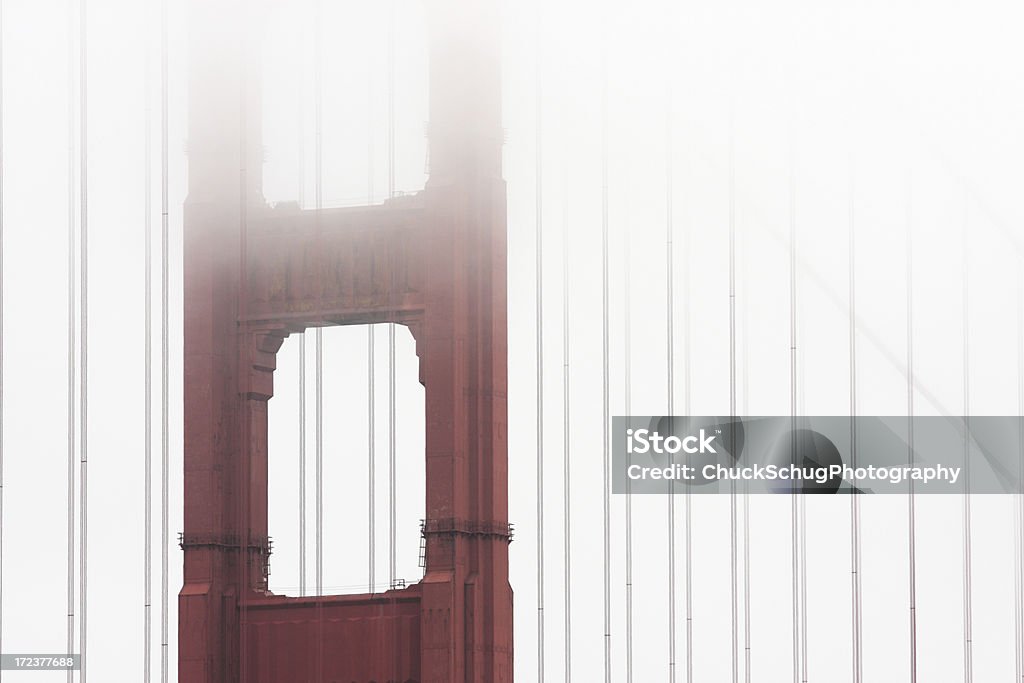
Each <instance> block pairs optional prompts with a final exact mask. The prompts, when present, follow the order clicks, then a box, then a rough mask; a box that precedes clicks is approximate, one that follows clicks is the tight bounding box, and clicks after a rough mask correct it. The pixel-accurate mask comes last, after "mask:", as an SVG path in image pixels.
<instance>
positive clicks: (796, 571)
mask: <svg viewBox="0 0 1024 683" xmlns="http://www.w3.org/2000/svg"><path fill="white" fill-rule="evenodd" d="M794 148H795V143H794V142H793V141H792V140H791V141H790V159H789V163H790V168H789V414H790V429H791V434H792V436H791V439H790V440H791V442H792V446H791V448H792V459H793V462H794V464H795V463H796V448H797V441H796V398H797V396H796V392H797V367H796V360H797V353H796V343H797V338H796V330H797V326H796V313H797V311H796V303H797V299H796V159H795V149H794ZM799 495H800V494H799V493H798V491H797V488H796V484H795V483H794V484H793V487H792V491H791V493H790V502H791V510H790V526H791V538H790V544H791V551H792V558H791V560H792V575H793V680H794V682H795V683H799V681H800V646H801V628H800V562H799V554H800V539H799V531H800V528H799V524H798V518H799V508H798V505H799V501H798V499H799Z"/></svg>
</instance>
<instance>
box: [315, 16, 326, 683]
mask: <svg viewBox="0 0 1024 683" xmlns="http://www.w3.org/2000/svg"><path fill="white" fill-rule="evenodd" d="M314 15H315V21H316V26H315V27H314V28H313V31H314V34H313V35H314V37H313V127H314V135H315V138H316V140H315V142H314V145H315V147H314V150H313V156H314V170H313V174H314V183H315V187H314V190H313V191H314V194H315V201H316V219H317V225H319V222H320V212H321V211H322V210H323V208H324V194H323V189H324V188H323V185H324V183H323V152H324V149H323V23H324V22H323V2H322V0H316V1H315V8H314ZM314 353H315V355H316V357H315V360H314V363H315V366H316V368H315V379H314V383H315V387H314V391H315V395H314V399H313V401H314V405H313V412H314V417H313V419H314V430H315V431H314V450H315V453H314V458H315V463H314V466H313V467H314V470H315V475H314V479H315V487H316V490H315V492H314V497H315V499H316V501H315V506H316V511H315V514H316V517H315V520H314V533H315V534H316V567H315V582H316V611H317V642H316V671H317V678H316V680H317V683H322V681H323V675H324V632H323V629H324V621H323V592H324V331H323V327H319V326H318V327H317V328H316V333H315V337H314Z"/></svg>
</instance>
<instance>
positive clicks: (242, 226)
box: [235, 11, 253, 681]
mask: <svg viewBox="0 0 1024 683" xmlns="http://www.w3.org/2000/svg"><path fill="white" fill-rule="evenodd" d="M239 14H240V16H239V18H238V23H239V26H240V28H241V41H240V45H238V47H237V49H238V50H239V54H238V56H239V58H240V60H241V68H240V69H239V73H238V77H239V93H238V128H239V145H238V226H237V228H238V235H239V247H240V248H239V251H238V265H237V268H238V273H239V278H238V279H239V291H240V292H245V291H246V285H247V283H248V270H247V269H246V267H245V264H246V258H247V254H248V248H249V242H248V237H249V233H248V230H247V229H246V228H247V222H248V219H249V161H250V159H249V140H248V135H249V42H248V40H247V38H248V35H249V29H250V28H251V21H250V18H251V17H250V14H249V13H247V12H244V11H243V12H240V13H239ZM247 310H248V297H246V296H242V297H239V302H238V317H239V319H240V320H244V319H245V316H246V313H247ZM250 427H251V420H250V418H249V416H248V415H245V416H243V417H242V420H241V425H240V428H241V429H240V434H239V437H240V442H241V443H248V431H249V428H250ZM251 472H252V464H251V461H250V459H249V458H240V459H239V461H238V464H237V466H236V468H235V477H236V479H235V486H236V489H235V490H236V491H237V492H238V501H237V504H236V513H235V514H236V515H237V517H236V520H237V522H236V523H237V542H238V621H239V626H238V630H239V633H240V638H239V643H238V660H239V664H238V679H239V680H240V681H247V680H249V679H248V673H247V672H248V668H249V639H248V626H249V624H248V617H249V601H248V593H249V589H250V588H251V587H252V576H251V571H250V570H251V563H250V553H249V548H250V547H251V544H252V541H253V538H252V519H251V518H250V516H249V500H250V495H251V491H250V488H249V485H248V484H249V476H250V474H251Z"/></svg>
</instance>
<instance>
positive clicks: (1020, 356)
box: [1013, 256, 1024, 683]
mask: <svg viewBox="0 0 1024 683" xmlns="http://www.w3.org/2000/svg"><path fill="white" fill-rule="evenodd" d="M1016 304H1017V415H1018V423H1017V424H1018V426H1017V443H1018V463H1017V495H1016V508H1017V509H1016V510H1015V511H1014V516H1013V519H1014V566H1015V568H1016V576H1015V578H1016V580H1015V581H1014V588H1015V589H1016V591H1015V592H1016V596H1015V597H1016V610H1015V615H1014V616H1015V620H1014V621H1015V627H1016V629H1015V631H1016V636H1017V637H1016V638H1015V639H1014V644H1015V648H1016V655H1017V678H1016V681H1017V683H1021V681H1024V643H1022V640H1024V268H1022V267H1021V261H1020V257H1019V256H1018V259H1017V298H1016Z"/></svg>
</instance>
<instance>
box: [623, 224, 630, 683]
mask: <svg viewBox="0 0 1024 683" xmlns="http://www.w3.org/2000/svg"><path fill="white" fill-rule="evenodd" d="M626 215H627V216H628V215H629V211H628V210H627V211H626ZM623 228H624V229H623V231H622V232H623V235H622V241H623V245H622V255H623V256H622V258H623V273H622V282H623V300H624V301H625V304H624V306H623V311H622V314H623V321H622V323H623V337H624V338H623V363H622V366H623V392H622V395H623V409H622V414H623V415H627V416H628V415H630V411H631V410H632V405H631V404H632V391H633V390H632V380H633V377H632V375H633V334H632V331H631V330H632V327H631V325H632V312H631V308H632V297H633V295H632V285H631V283H630V277H631V274H632V270H633V268H632V265H631V260H630V259H631V258H632V256H631V249H630V241H631V240H630V237H631V234H632V233H631V232H630V230H629V228H628V226H627V225H625V223H624V225H623ZM625 545H626V549H625V550H626V683H633V480H632V479H631V478H629V477H626V543H625Z"/></svg>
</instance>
